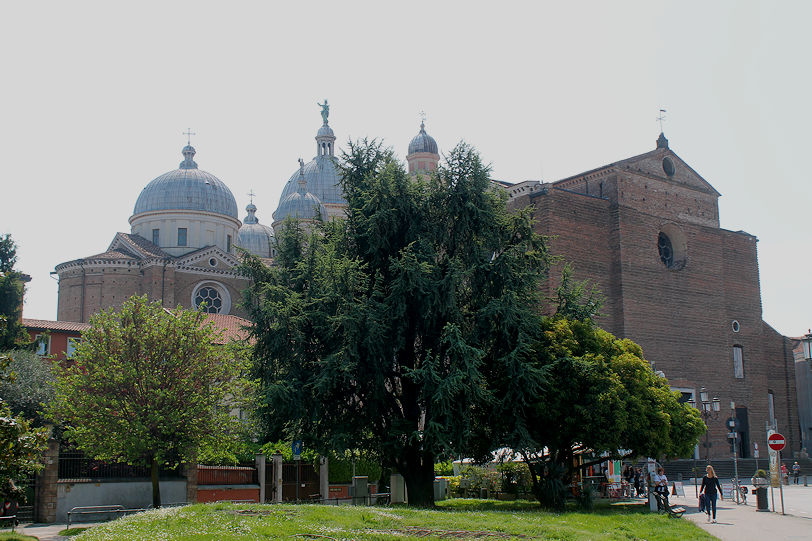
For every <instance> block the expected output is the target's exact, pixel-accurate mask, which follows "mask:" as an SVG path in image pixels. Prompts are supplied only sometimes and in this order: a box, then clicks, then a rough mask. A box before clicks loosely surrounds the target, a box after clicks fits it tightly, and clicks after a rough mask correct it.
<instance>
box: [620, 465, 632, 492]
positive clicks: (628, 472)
mask: <svg viewBox="0 0 812 541" xmlns="http://www.w3.org/2000/svg"><path fill="white" fill-rule="evenodd" d="M623 480H624V481H626V484H625V486H624V487H623V488H624V493H625V496H626V497H628V498H631V497H632V496H633V494H632V486H633V485H634V468H633V467H632V466H631V465H630V464H626V467H625V468H624V469H623Z"/></svg>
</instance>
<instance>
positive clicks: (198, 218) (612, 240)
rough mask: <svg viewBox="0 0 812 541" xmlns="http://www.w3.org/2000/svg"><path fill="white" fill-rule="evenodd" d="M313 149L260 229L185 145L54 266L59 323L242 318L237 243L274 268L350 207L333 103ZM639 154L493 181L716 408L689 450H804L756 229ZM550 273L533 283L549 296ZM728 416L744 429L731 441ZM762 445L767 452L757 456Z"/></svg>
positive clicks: (687, 390)
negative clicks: (127, 211) (285, 233)
mask: <svg viewBox="0 0 812 541" xmlns="http://www.w3.org/2000/svg"><path fill="white" fill-rule="evenodd" d="M319 105H320V106H321V107H322V111H321V116H322V124H321V126H320V127H319V128H318V130H317V132H316V136H315V143H316V149H315V150H316V153H315V156H314V157H313V159H312V160H310V161H309V162H307V163H304V161H301V160H300V163H299V167H298V169H297V170H296V171H294V172H293V174H292V175H291V177H290V179H289V180H288V182H287V184H286V185H285V187H284V190H283V192H282V194H281V198H280V202H279V206H278V207H277V209H276V210H275V212H274V213H273V215H272V221H271V224H270V226H268V225H264V224H262V223H260V221H259V218H258V217H257V207H256V206H255V205H254V204H253V202H252V203H251V204H249V205H248V206H247V207H246V209H245V211H246V215H245V217H244V218H243V220H242V221H240V219H239V216H238V211H237V203H236V200H235V198H234V196H233V194H232V193H231V191H230V190H229V188H228V186H227V185H226V184H225V183H223V182H222V181H220V180H219V179H218V178H217V177H215V176H214V175H212V174H210V173H207V172H206V171H203V170H202V169H200V168H198V165H197V162H196V161H195V149H194V148H193V147H192V146H191V145H189V144H187V146H185V147H184V148H183V150H182V156H183V161H182V162H181V163H180V165H179V167H178V168H177V169H174V170H172V171H169V172H168V173H164V174H162V175H160V176H158V177H157V178H155V179H154V180H152V181H151V182H149V183H148V184H147V185H146V186H145V187H144V189H143V190H142V191H141V194H140V195H139V197H138V199H137V200H136V202H135V206H134V208H133V214H132V216H131V217H130V219H129V223H130V232H128V233H123V232H120V233H116V234H115V235H114V236H113V239H112V242H111V243H110V245H109V246H108V247H107V249H106V250H105V251H103V252H101V253H98V254H96V255H91V256H87V257H82V258H79V259H75V260H72V261H68V262H65V263H61V264H59V265H57V267H56V274H57V275H58V276H59V304H58V316H57V317H58V319H59V320H65V321H76V322H86V321H88V319H89V318H90V316H91V315H93V314H94V313H96V312H98V311H100V310H103V309H107V308H110V307H117V306H120V305H121V303H123V301H124V300H125V299H127V298H128V297H130V296H131V295H134V294H146V295H147V296H148V297H149V298H150V299H155V300H161V301H162V302H163V304H164V306H166V307H175V306H178V305H180V306H184V307H187V308H198V309H203V310H205V311H207V312H210V313H217V314H233V315H237V316H241V315H244V314H243V312H242V310H241V308H240V306H239V302H238V301H239V299H240V296H241V291H242V289H244V287H245V285H246V281H245V278H243V277H242V276H241V275H239V274H238V273H237V272H235V271H234V267H235V266H236V265H237V263H238V257H237V248H242V249H244V250H247V251H248V252H251V253H252V254H255V255H257V256H259V257H260V258H263V259H265V260H266V261H267V262H268V263H269V264H271V262H272V259H273V256H274V230H275V229H276V230H278V228H279V226H280V225H281V224H282V223H283V221H284V220H285V219H286V218H288V217H292V218H296V219H299V220H304V221H309V220H317V219H325V218H326V219H329V218H331V217H336V216H341V215H342V214H343V212H344V208H345V207H346V201H345V200H344V197H343V194H342V190H341V186H340V183H339V173H338V170H337V167H336V158H335V141H336V137H335V134H334V133H333V129H332V128H331V127H330V125H329V122H328V119H329V106H328V105H327V101H326V100H325V102H324V104H319ZM653 147H654V148H653V149H652V150H649V151H647V152H644V153H643V154H639V155H635V156H632V157H629V158H624V159H620V160H618V161H616V162H614V163H611V164H607V165H605V166H603V167H599V168H597V169H593V170H591V171H586V172H583V173H579V174H577V175H573V176H571V177H568V178H565V179H561V180H558V181H555V182H551V183H543V182H538V181H526V182H520V183H512V182H508V181H496V180H495V181H494V185H495V186H497V187H498V188H499V189H503V190H505V191H506V193H507V195H508V198H509V202H508V204H509V206H510V207H511V208H514V209H515V208H525V207H530V208H532V209H533V214H534V218H535V223H536V229H537V231H538V232H539V233H542V234H544V235H547V236H548V238H549V246H550V249H551V251H552V253H554V254H556V255H560V256H562V258H563V259H564V260H566V261H567V262H569V263H570V264H571V265H572V266H573V268H574V275H575V278H576V279H579V280H584V279H586V280H589V281H590V282H591V283H592V284H594V285H596V286H597V287H598V288H599V289H600V290H601V292H602V293H603V295H604V297H605V303H604V306H603V314H602V316H601V318H600V320H599V324H600V325H601V326H602V327H603V328H605V329H606V330H608V331H610V332H612V333H613V334H615V335H617V336H619V337H624V338H630V339H632V340H634V341H635V342H637V343H639V344H640V345H641V346H642V347H643V351H644V353H645V355H646V358H647V359H648V360H649V361H651V363H652V365H653V367H654V368H655V370H657V371H658V372H661V373H663V374H664V375H665V376H666V377H667V378H668V380H669V383H670V384H671V386H672V388H673V389H675V390H677V391H679V392H680V393H682V396H683V397H684V400H686V401H688V400H694V401H695V402H697V403H700V402H701V400H702V399H703V398H704V397H705V396H706V395H707V396H709V397H713V398H717V399H718V400H717V403H721V405H722V409H723V411H722V413H721V417H722V421H719V422H717V423H709V434H710V439H709V442H708V443H709V445H708V446H707V447H700V448H699V449H698V450H697V455H698V457H702V458H704V457H705V455H708V456H710V457H720V458H721V457H728V456H729V453H730V451H731V448H732V446H733V445H735V446H736V450H737V454H738V456H740V457H750V456H753V455H754V454H755V453H756V452H757V449H758V448H759V447H760V448H761V449H762V453H764V451H763V450H764V449H766V432H765V426H766V425H768V424H770V425H774V426H777V427H779V428H780V430H781V432H782V433H783V434H784V435H785V436H786V437H787V444H788V447H789V450H790V451H799V450H800V448H801V434H800V433H799V432H800V429H799V425H798V411H797V395H796V392H795V375H794V359H793V355H792V349H793V348H792V346H793V344H792V343H791V340H790V339H788V338H786V337H784V336H781V335H780V334H779V333H777V332H776V331H775V330H773V329H772V328H771V327H770V326H769V325H768V324H767V323H765V322H764V321H763V320H762V315H761V292H760V285H759V273H758V258H757V250H756V242H757V239H756V237H755V236H753V235H751V234H749V233H746V232H744V231H728V230H725V229H723V228H721V227H720V220H719V207H718V198H719V196H720V194H719V193H718V192H717V191H716V190H715V189H714V188H713V186H712V185H711V184H710V183H709V182H708V181H706V180H705V179H704V178H702V176H701V175H700V174H699V173H698V172H697V171H695V170H694V169H693V168H692V167H691V166H690V165H689V164H688V163H686V162H685V161H684V160H682V159H681V158H680V157H679V156H678V155H677V154H676V153H675V152H674V151H673V150H672V149H671V147H670V145H669V141H668V140H667V139H666V138H665V135H664V134H662V133H661V134H660V137H659V138H658V139H657V140H656V142H655V144H654V145H653ZM406 161H407V164H408V168H409V172H410V173H412V174H419V173H430V172H431V171H433V170H435V169H436V168H437V167H438V164H439V161H440V153H439V149H438V145H437V142H436V141H435V140H434V139H433V138H432V137H431V136H430V135H429V134H428V133H427V132H426V128H425V124H424V123H421V125H420V131H419V133H418V134H417V135H416V136H415V137H414V138H413V139H412V140H411V142H410V143H409V146H408V151H407V155H406ZM559 275H560V273H559V272H557V269H553V271H552V272H551V273H550V275H549V278H548V279H547V281H546V282H545V283H544V284H543V289H544V291H543V293H545V295H547V296H549V297H552V296H554V294H555V288H556V287H557V285H558V280H559ZM725 419H728V420H734V421H735V422H736V423H737V426H738V432H739V438H738V439H737V440H736V441H735V443H734V442H733V441H732V440H729V439H728V432H729V430H728V428H727V426H726V423H725ZM762 456H764V454H762Z"/></svg>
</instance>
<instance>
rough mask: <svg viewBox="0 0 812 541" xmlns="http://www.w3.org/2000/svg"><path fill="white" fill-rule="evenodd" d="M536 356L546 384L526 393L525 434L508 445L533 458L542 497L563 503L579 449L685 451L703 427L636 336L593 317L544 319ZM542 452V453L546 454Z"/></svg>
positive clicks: (550, 504)
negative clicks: (616, 332)
mask: <svg viewBox="0 0 812 541" xmlns="http://www.w3.org/2000/svg"><path fill="white" fill-rule="evenodd" d="M542 330H543V332H542V338H541V339H540V340H539V342H538V343H537V344H536V346H535V355H534V356H533V360H532V361H531V362H532V363H533V364H536V366H537V367H538V368H539V369H543V370H544V371H545V374H546V379H545V381H544V383H543V385H542V390H541V392H540V393H538V394H536V395H535V396H527V397H526V400H527V401H528V402H529V403H531V404H532V407H531V408H528V409H526V410H524V411H525V413H526V414H527V416H526V417H525V418H524V419H523V421H524V424H525V426H526V427H527V429H528V430H527V433H526V434H525V435H524V437H522V438H516V437H513V438H511V437H508V438H507V441H505V442H504V443H505V444H507V445H509V446H511V447H512V448H513V449H515V450H517V451H519V452H520V453H521V454H522V455H523V456H524V458H525V461H526V462H527V463H528V464H530V465H531V466H532V467H531V473H532V479H533V485H534V488H535V492H536V494H537V496H538V497H539V500H540V501H541V503H542V504H543V505H545V506H548V507H553V508H561V507H563V503H564V487H565V485H566V484H568V481H569V479H570V478H571V476H572V473H573V454H574V451H575V449H576V448H577V447H579V446H580V447H582V448H585V449H591V450H592V451H593V452H594V453H595V454H598V455H599V454H602V453H609V456H610V457H612V458H619V453H620V450H621V449H622V450H625V453H626V454H625V455H624V456H655V457H659V456H662V455H666V456H681V455H685V454H687V453H688V452H690V450H691V449H692V448H693V446H694V445H696V443H697V441H698V440H699V437H700V435H701V434H703V433H704V430H705V427H704V424H703V423H702V420H701V419H700V417H699V414H698V413H697V411H696V410H695V409H694V408H691V407H690V406H688V405H686V404H681V403H680V402H679V394H678V393H675V392H673V391H671V390H670V388H669V387H668V382H667V381H666V380H665V378H662V377H660V376H658V375H657V374H655V373H654V371H653V370H652V369H651V367H650V365H649V363H648V362H647V361H646V360H645V359H644V358H643V352H642V350H641V348H640V346H638V345H637V344H635V343H634V342H632V341H631V340H626V339H624V340H619V339H617V338H615V337H614V336H612V335H611V334H610V333H608V332H606V331H604V330H602V329H600V328H598V327H596V326H595V325H594V324H593V323H592V322H591V321H579V320H575V319H570V318H567V317H563V316H560V315H559V316H553V317H548V318H545V319H544V321H543V322H542ZM542 450H544V452H542Z"/></svg>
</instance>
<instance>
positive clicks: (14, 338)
mask: <svg viewBox="0 0 812 541" xmlns="http://www.w3.org/2000/svg"><path fill="white" fill-rule="evenodd" d="M16 263H17V245H16V244H15V243H14V241H13V240H12V239H11V236H10V235H8V234H6V235H4V236H0V351H3V350H7V349H18V348H23V347H27V346H28V345H29V339H28V333H27V332H26V330H25V328H24V327H23V326H22V321H21V318H22V310H23V294H24V293H25V282H24V281H23V274H22V273H20V272H18V271H16V270H14V265H16Z"/></svg>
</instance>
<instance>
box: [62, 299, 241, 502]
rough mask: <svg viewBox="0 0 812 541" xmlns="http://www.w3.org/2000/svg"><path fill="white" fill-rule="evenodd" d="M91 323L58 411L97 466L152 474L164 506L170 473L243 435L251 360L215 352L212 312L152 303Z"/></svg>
mask: <svg viewBox="0 0 812 541" xmlns="http://www.w3.org/2000/svg"><path fill="white" fill-rule="evenodd" d="M90 324H91V328H90V329H89V330H88V331H87V332H86V333H84V335H83V340H82V342H81V343H80V344H79V346H78V347H77V349H76V352H75V355H74V357H73V359H72V362H70V363H67V364H65V365H64V366H63V367H60V368H59V369H58V378H57V383H56V398H55V400H54V401H53V402H52V407H51V408H50V412H51V413H52V415H53V416H54V417H55V418H56V419H57V420H60V421H62V422H63V423H64V424H65V425H66V437H67V438H68V439H69V440H71V441H73V442H74V443H76V444H77V445H78V446H79V447H80V448H81V449H83V450H84V451H85V452H86V453H87V454H89V455H91V456H93V457H94V458H95V459H99V460H115V461H122V462H128V463H135V464H144V465H147V466H149V467H150V470H151V476H152V500H153V505H154V506H155V507H159V506H160V505H161V496H160V486H159V483H158V471H159V467H160V466H177V465H178V464H179V463H180V462H181V461H188V460H192V459H193V458H194V457H195V453H196V452H197V450H198V448H200V447H201V446H203V445H216V444H217V443H218V442H222V441H224V440H228V439H230V438H234V437H235V434H236V433H237V432H238V431H239V426H240V424H239V421H238V420H237V419H236V418H235V417H233V416H231V415H229V410H230V409H231V407H232V406H233V405H235V404H234V401H235V400H236V399H237V398H239V397H240V396H241V395H242V394H243V393H244V387H243V385H244V382H243V381H242V380H241V378H240V374H241V371H242V369H243V366H242V363H241V356H240V355H239V354H238V353H235V352H234V351H233V350H232V349H231V348H229V347H228V346H223V345H216V344H215V342H217V341H218V337H217V333H216V332H215V330H214V329H213V327H212V326H211V324H208V323H206V322H205V318H204V315H203V314H202V313H200V312H194V311H185V310H181V309H180V308H178V309H177V310H175V311H168V310H165V309H164V308H162V307H161V305H160V303H157V302H156V303H150V302H148V301H147V298H146V297H145V296H144V297H132V298H130V299H129V300H127V301H126V302H125V303H124V305H123V306H122V307H121V309H120V310H119V311H113V310H110V311H106V312H102V313H99V314H96V315H95V316H93V317H92V318H91V320H90Z"/></svg>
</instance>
